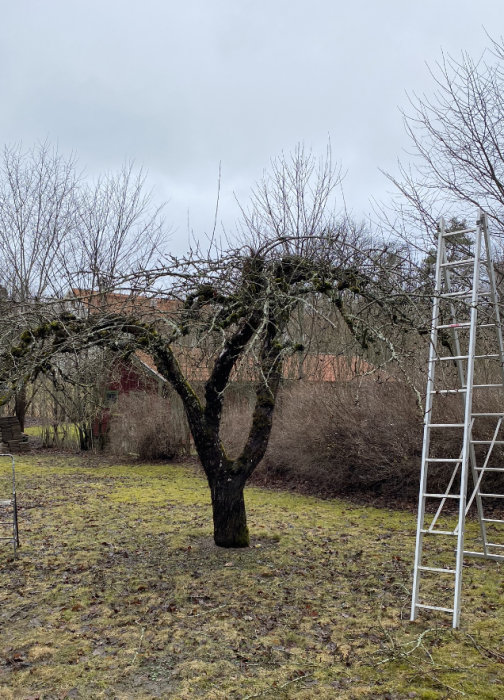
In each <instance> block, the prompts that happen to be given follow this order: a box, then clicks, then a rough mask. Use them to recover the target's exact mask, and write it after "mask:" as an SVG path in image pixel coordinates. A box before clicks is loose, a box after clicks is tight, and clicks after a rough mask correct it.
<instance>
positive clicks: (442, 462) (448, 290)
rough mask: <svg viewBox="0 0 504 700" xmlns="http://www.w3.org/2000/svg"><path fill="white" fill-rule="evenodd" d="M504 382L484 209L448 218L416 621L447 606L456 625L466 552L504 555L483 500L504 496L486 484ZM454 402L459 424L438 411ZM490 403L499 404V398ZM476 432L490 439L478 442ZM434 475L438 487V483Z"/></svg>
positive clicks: (425, 459) (425, 450)
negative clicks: (471, 221)
mask: <svg viewBox="0 0 504 700" xmlns="http://www.w3.org/2000/svg"><path fill="white" fill-rule="evenodd" d="M503 389H504V345H503V338H502V326H501V321H500V314H499V300H498V295H497V288H496V279H495V269H494V265H493V261H492V252H491V244H490V239H489V234H488V223H487V217H486V215H485V214H483V213H482V212H480V214H479V217H478V221H477V224H476V227H475V228H466V229H464V230H447V229H446V226H445V223H444V221H443V219H441V221H440V222H439V227H438V246H437V256H436V268H435V285H434V293H433V306H432V325H431V334H430V348H429V360H428V377H427V391H426V399H425V416H424V432H423V447H422V465H421V477H420V493H419V506H418V521H417V533H416V548H415V561H414V572H413V593H412V605H411V620H415V619H416V617H417V615H418V613H419V611H421V610H433V611H441V612H444V613H449V614H451V616H452V623H453V627H454V628H457V627H458V626H459V621H460V607H461V592H462V569H463V562H464V557H465V556H476V557H483V558H486V559H493V560H498V561H500V560H504V555H503V554H502V553H503V552H504V543H503V542H504V520H502V519H500V518H493V517H486V516H485V502H486V504H487V505H488V504H489V503H490V501H489V499H492V502H493V503H500V502H502V501H500V500H498V499H503V498H504V493H502V492H501V491H504V489H502V486H500V487H497V488H496V487H494V488H491V489H490V490H491V491H494V493H490V492H489V489H488V488H485V480H487V481H488V480H491V479H492V478H493V479H494V480H495V478H496V477H497V479H498V478H499V476H501V475H499V474H496V473H495V472H504V466H503V464H504V460H502V462H503V464H501V465H499V466H495V465H494V461H495V459H498V457H499V455H498V454H496V453H498V451H499V450H502V448H501V447H500V446H502V445H504V435H503V433H504V413H502V412H499V410H501V409H500V408H499V406H498V404H499V403H500V405H501V406H502V400H503V399H504V392H502V390H503ZM499 390H501V393H500V394H499ZM452 395H453V396H452ZM457 396H458V397H459V398H458V400H457ZM496 397H498V399H497V398H496ZM460 398H462V402H460ZM447 400H449V401H452V409H453V402H454V401H457V406H456V408H457V409H458V410H459V416H456V420H454V422H446V419H445V422H443V413H442V412H441V416H439V409H440V408H441V411H443V406H442V405H441V406H440V404H442V402H443V401H444V402H445V404H446V402H447ZM492 400H493V401H494V404H495V403H497V406H495V405H494V406H492V405H491V403H492ZM475 404H477V405H478V410H476V406H475ZM496 407H497V408H499V410H498V411H496V410H495V409H496ZM444 408H445V409H446V405H445V407H444ZM481 409H482V410H481ZM445 413H446V410H445ZM455 415H456V414H455ZM473 433H474V435H475V437H481V436H483V437H484V438H485V439H473ZM469 471H470V472H471V475H472V486H471V491H470V493H468V474H469ZM432 472H435V474H434V476H435V479H434V481H435V484H436V487H435V488H432V486H431V481H432ZM503 478H504V477H503ZM436 480H437V481H436ZM439 483H442V484H443V485H444V488H443V487H441V488H440V487H439ZM450 506H451V510H450ZM471 507H473V508H475V510H476V515H477V518H476V520H477V523H478V536H477V540H476V542H477V544H476V546H475V548H474V549H473V550H466V549H465V546H466V543H465V539H466V527H465V525H466V517H467V514H468V512H469V509H470V508H471ZM453 511H455V514H454V512H453ZM455 521H456V525H455V526H453V523H454V522H455ZM499 527H500V528H501V529H500V532H499V531H498V530H499ZM488 530H491V531H492V532H491V533H489V532H488ZM494 530H497V533H496V537H494ZM490 534H491V535H492V539H497V540H498V539H499V535H500V536H501V540H500V542H499V541H497V542H496V541H490V540H489V536H490ZM426 598H434V600H426ZM439 598H441V599H442V601H441V602H439Z"/></svg>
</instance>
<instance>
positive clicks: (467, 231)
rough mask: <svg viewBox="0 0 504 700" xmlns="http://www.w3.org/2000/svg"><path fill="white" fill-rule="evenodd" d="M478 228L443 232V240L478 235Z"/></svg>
mask: <svg viewBox="0 0 504 700" xmlns="http://www.w3.org/2000/svg"><path fill="white" fill-rule="evenodd" d="M476 231H477V229H476V228H464V229H461V230H460V231H443V233H442V234H441V235H442V237H443V238H448V236H461V235H462V234H463V233H476Z"/></svg>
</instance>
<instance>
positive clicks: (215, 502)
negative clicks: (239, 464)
mask: <svg viewBox="0 0 504 700" xmlns="http://www.w3.org/2000/svg"><path fill="white" fill-rule="evenodd" d="M244 486H245V483H244V480H243V478H237V477H236V476H230V475H226V474H220V475H219V476H218V477H217V478H216V479H215V481H213V483H212V484H210V490H211V493H212V512H213V524H214V542H215V544H216V545H217V546H218V547H237V548H238V547H248V546H249V544H250V538H249V531H248V527H247V514H246V512H245V499H244V497H243V488H244Z"/></svg>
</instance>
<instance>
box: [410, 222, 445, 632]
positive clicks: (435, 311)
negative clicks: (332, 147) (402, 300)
mask: <svg viewBox="0 0 504 700" xmlns="http://www.w3.org/2000/svg"><path fill="white" fill-rule="evenodd" d="M444 229H445V225H444V220H443V219H441V220H440V222H439V231H438V250H437V256H436V271H435V282H434V296H433V303H432V325H431V335H430V345H429V362H428V365H427V367H428V370H427V391H426V396H425V413H424V429H423V444H422V462H421V472H420V490H419V496H418V517H417V532H416V543H415V562H414V567H413V591H412V600H411V615H410V619H411V620H412V621H413V620H415V619H416V615H417V607H418V594H419V588H420V566H421V564H422V548H423V535H424V533H423V529H424V522H425V497H424V494H425V492H426V487H427V470H428V462H427V459H428V457H429V446H430V423H431V420H432V403H433V398H434V394H433V389H434V377H435V366H436V363H435V362H434V359H435V357H436V356H437V349H436V348H437V338H438V330H437V326H438V324H439V310H440V302H441V300H440V294H441V281H442V278H441V270H442V268H441V263H442V260H443V251H444V239H443V233H444Z"/></svg>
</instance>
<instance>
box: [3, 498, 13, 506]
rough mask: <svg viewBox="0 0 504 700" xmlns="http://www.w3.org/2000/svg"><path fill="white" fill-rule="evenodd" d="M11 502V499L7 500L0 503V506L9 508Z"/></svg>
mask: <svg viewBox="0 0 504 700" xmlns="http://www.w3.org/2000/svg"><path fill="white" fill-rule="evenodd" d="M12 502H13V501H12V499H9V500H8V501H0V506H11V505H12Z"/></svg>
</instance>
